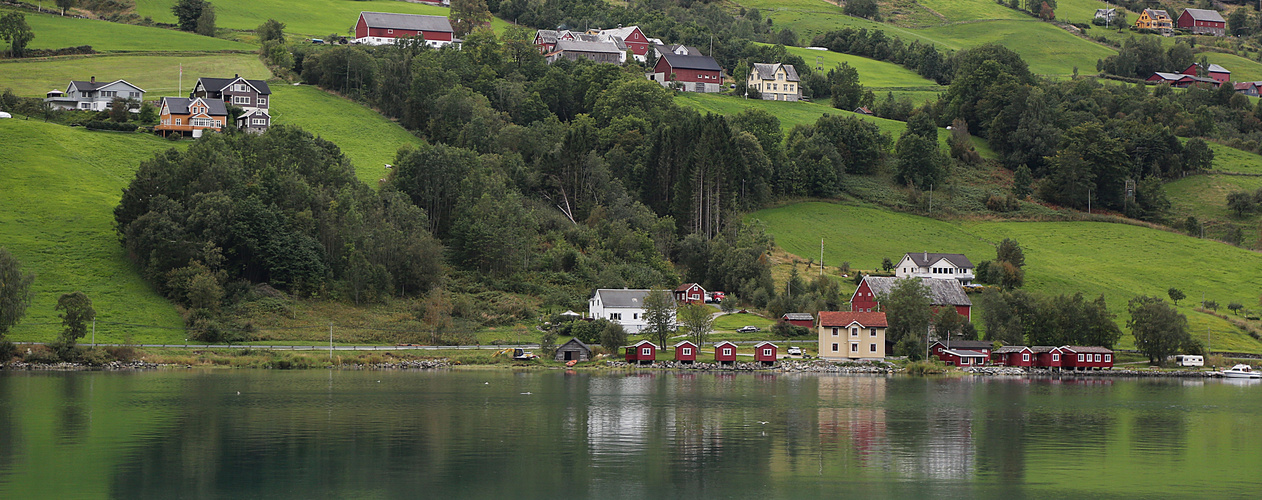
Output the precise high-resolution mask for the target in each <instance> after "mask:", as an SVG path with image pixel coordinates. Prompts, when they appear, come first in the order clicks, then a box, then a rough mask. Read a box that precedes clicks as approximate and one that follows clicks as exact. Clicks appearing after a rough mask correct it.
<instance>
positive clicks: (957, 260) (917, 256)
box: [907, 252, 973, 269]
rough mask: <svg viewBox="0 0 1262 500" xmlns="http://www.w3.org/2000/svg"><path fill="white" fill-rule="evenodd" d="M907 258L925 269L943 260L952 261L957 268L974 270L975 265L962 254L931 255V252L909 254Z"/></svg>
mask: <svg viewBox="0 0 1262 500" xmlns="http://www.w3.org/2000/svg"><path fill="white" fill-rule="evenodd" d="M907 256H908V257H911V261H912V262H915V263H916V265H917V266H920V267H925V266H928V265H930V264H933V263H934V262H937V261H939V260H942V259H946V260H948V261H950V262H951V263H952V264H955V266H956V267H960V268H964V269H972V268H973V263H972V262H971V261H969V260H968V257H965V256H964V254H962V253H929V252H907Z"/></svg>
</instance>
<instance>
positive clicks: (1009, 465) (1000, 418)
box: [976, 379, 1030, 498]
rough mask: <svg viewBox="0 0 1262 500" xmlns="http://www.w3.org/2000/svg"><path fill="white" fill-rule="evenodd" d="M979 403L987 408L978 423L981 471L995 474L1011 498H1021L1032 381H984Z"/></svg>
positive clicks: (978, 460)
mask: <svg viewBox="0 0 1262 500" xmlns="http://www.w3.org/2000/svg"><path fill="white" fill-rule="evenodd" d="M981 385H982V387H981V389H982V390H981V391H979V392H981V394H979V395H978V403H980V406H981V407H982V408H984V413H983V416H984V418H980V419H978V420H980V421H981V422H983V424H982V425H979V426H977V427H978V432H977V434H976V443H977V472H978V474H983V475H989V476H994V477H997V478H998V481H997V482H998V483H999V484H1000V485H1001V488H1003V491H1008V492H1009V493H1010V495H1002V496H1008V497H1012V498H1015V497H1019V496H1021V494H1022V493H1021V492H1022V491H1023V481H1024V479H1025V454H1026V451H1027V450H1026V427H1027V426H1028V421H1027V412H1028V410H1029V409H1028V407H1027V404H1028V402H1029V391H1030V388H1029V380H1028V379H1016V380H994V381H989V382H988V383H985V384H981Z"/></svg>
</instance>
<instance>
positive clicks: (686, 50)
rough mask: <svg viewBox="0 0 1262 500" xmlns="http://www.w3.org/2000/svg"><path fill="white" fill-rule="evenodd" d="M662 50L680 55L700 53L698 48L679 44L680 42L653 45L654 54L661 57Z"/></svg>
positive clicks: (696, 54)
mask: <svg viewBox="0 0 1262 500" xmlns="http://www.w3.org/2000/svg"><path fill="white" fill-rule="evenodd" d="M664 52H670V53H672V54H676V55H681V56H699V55H701V51H700V50H698V49H697V48H696V47H689V46H687V45H681V44H671V45H661V44H655V45H653V55H654V56H656V57H662V53H664Z"/></svg>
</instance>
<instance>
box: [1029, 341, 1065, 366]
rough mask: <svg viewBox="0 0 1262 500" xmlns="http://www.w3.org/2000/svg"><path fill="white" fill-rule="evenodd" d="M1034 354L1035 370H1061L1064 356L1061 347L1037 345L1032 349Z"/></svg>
mask: <svg viewBox="0 0 1262 500" xmlns="http://www.w3.org/2000/svg"><path fill="white" fill-rule="evenodd" d="M1030 350H1031V351H1033V352H1034V367H1035V368H1060V367H1061V366H1062V364H1063V359H1062V358H1063V357H1064V356H1062V354H1064V353H1063V352H1062V351H1061V349H1060V348H1059V347H1052V346H1046V345H1036V346H1034V347H1031V348H1030Z"/></svg>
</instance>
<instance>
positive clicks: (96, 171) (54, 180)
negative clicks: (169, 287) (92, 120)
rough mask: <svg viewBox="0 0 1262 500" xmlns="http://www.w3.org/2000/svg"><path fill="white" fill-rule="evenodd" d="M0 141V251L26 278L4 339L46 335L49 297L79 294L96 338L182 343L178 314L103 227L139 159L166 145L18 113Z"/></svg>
mask: <svg viewBox="0 0 1262 500" xmlns="http://www.w3.org/2000/svg"><path fill="white" fill-rule="evenodd" d="M0 137H3V138H4V140H3V143H4V146H3V147H0V186H4V188H3V192H4V196H0V214H4V216H3V221H4V222H3V223H0V245H3V246H5V247H8V249H9V251H10V252H13V254H14V255H16V256H17V258H18V259H19V260H20V261H21V262H22V264H23V266H24V267H25V269H26V270H28V271H33V272H34V273H35V274H36V278H35V285H34V300H33V301H32V302H31V306H30V308H28V309H27V314H26V318H25V319H24V320H23V321H22V322H21V323H19V324H18V325H17V326H16V327H14V329H13V330H12V331H11V332H10V337H11V338H13V339H14V340H27V341H47V340H52V339H53V338H55V336H56V335H57V334H58V332H60V331H61V321H60V319H58V317H57V314H56V312H54V310H53V307H54V306H55V305H56V303H57V297H58V296H60V295H61V294H63V293H67V292H72V291H75V290H80V291H83V292H84V293H86V294H87V295H88V296H89V297H90V298H91V299H92V302H93V305H94V307H95V308H96V311H97V319H98V323H97V325H96V339H97V340H98V341H101V342H121V341H124V340H126V339H130V340H131V341H133V342H147V343H152V342H167V341H178V340H182V339H183V338H184V332H183V323H182V320H181V319H180V316H179V314H177V313H176V311H175V308H174V307H173V306H172V305H171V304H170V303H169V302H167V301H166V299H164V298H163V297H161V296H160V295H158V294H157V293H156V292H155V291H154V290H153V289H152V288H151V287H150V286H149V284H148V283H146V282H145V281H144V280H142V279H141V278H140V275H139V274H138V273H137V272H136V270H135V267H134V266H133V265H132V263H131V261H130V260H128V258H127V256H126V255H125V254H124V251H123V248H122V246H121V245H119V243H118V235H117V234H115V232H114V228H113V222H114V215H113V212H114V207H115V206H116V205H117V204H118V200H119V198H120V197H121V196H122V190H123V188H124V187H126V186H127V184H128V183H129V182H130V181H131V178H132V174H133V172H134V171H135V170H136V168H137V167H138V166H139V164H140V161H142V160H144V159H146V158H149V157H151V156H152V155H153V154H155V153H157V152H160V151H163V150H166V149H168V148H171V147H173V146H174V145H175V143H172V142H169V141H166V140H162V139H159V138H157V137H156V136H152V135H145V134H123V133H116V132H89V131H87V130H84V129H82V128H71V127H66V126H62V125H54V124H48V123H43V122H40V121H36V120H29V121H28V120H24V119H21V117H19V118H15V119H11V120H0ZM113 323H126V324H129V325H149V326H124V325H118V324H113ZM85 341H87V339H85Z"/></svg>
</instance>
